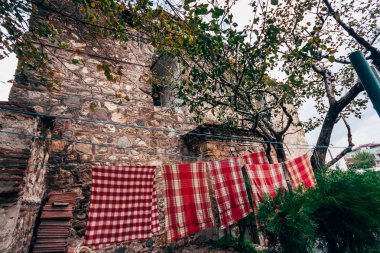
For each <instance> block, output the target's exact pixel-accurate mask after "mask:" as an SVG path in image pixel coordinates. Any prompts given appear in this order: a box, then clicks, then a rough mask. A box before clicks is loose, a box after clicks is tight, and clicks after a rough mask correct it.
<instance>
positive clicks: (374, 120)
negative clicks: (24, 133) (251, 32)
mask: <svg viewBox="0 0 380 253" xmlns="http://www.w3.org/2000/svg"><path fill="white" fill-rule="evenodd" d="M249 2H250V0H240V1H238V2H237V5H236V6H235V7H234V9H233V12H234V13H235V15H234V16H235V21H236V22H237V23H238V24H239V26H240V25H241V26H243V25H244V24H247V23H248V22H249V17H250V15H251V10H250V7H249V5H248V3H249ZM16 66H17V58H16V57H15V56H14V55H11V56H10V57H8V58H6V59H3V60H1V61H0V101H7V99H8V94H9V90H10V88H11V84H9V83H7V81H9V80H11V79H13V76H14V72H15V69H16ZM315 115H317V113H316V111H315V109H314V107H313V101H308V102H306V103H305V105H304V106H303V107H302V108H301V110H300V118H301V120H307V119H308V118H310V117H313V116H315ZM348 122H349V124H350V126H351V129H352V134H353V142H354V143H355V144H356V146H359V145H361V144H366V143H371V142H378V143H380V118H379V116H378V115H377V113H376V112H375V110H374V109H373V106H372V104H371V102H369V104H368V108H367V110H365V111H364V112H363V117H362V118H361V119H357V118H354V117H351V118H349V119H348ZM318 134H319V129H316V130H315V131H313V132H310V133H307V134H306V137H307V139H308V142H309V144H315V143H316V140H317V137H318ZM331 144H332V146H335V147H345V146H347V130H346V127H345V126H344V124H343V123H342V122H340V123H338V124H337V125H336V126H335V128H334V132H333V136H332V140H331ZM340 150H341V149H331V151H332V153H333V155H335V154H337V153H338V152H339V151H340Z"/></svg>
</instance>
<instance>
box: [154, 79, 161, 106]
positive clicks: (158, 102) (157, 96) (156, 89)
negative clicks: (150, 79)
mask: <svg viewBox="0 0 380 253" xmlns="http://www.w3.org/2000/svg"><path fill="white" fill-rule="evenodd" d="M152 98H153V105H154V106H161V91H160V86H158V85H156V84H154V85H152Z"/></svg>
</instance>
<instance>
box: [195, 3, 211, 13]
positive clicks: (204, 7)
mask: <svg viewBox="0 0 380 253" xmlns="http://www.w3.org/2000/svg"><path fill="white" fill-rule="evenodd" d="M194 13H195V15H206V14H207V13H208V10H207V4H202V5H200V6H199V7H198V8H197V9H195V12H194Z"/></svg>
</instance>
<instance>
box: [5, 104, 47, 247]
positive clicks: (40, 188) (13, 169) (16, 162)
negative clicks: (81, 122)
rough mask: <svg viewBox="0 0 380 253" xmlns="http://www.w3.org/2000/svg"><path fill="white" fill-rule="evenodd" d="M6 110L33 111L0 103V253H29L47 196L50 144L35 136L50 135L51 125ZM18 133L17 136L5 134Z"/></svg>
mask: <svg viewBox="0 0 380 253" xmlns="http://www.w3.org/2000/svg"><path fill="white" fill-rule="evenodd" d="M4 110H18V111H24V112H30V110H28V109H27V108H24V107H20V106H17V105H12V104H10V103H1V104H0V119H1V120H0V130H1V131H2V132H0V136H1V142H0V151H1V152H0V153H1V154H2V155H1V158H0V160H1V164H0V173H1V174H0V177H1V178H3V179H5V180H6V181H3V180H1V181H0V183H1V185H0V195H1V198H0V224H1V226H2V227H1V228H2V229H1V231H0V252H27V249H28V247H29V243H30V240H31V237H32V234H33V228H34V224H35V221H36V218H37V214H38V212H39V208H40V205H41V202H42V200H43V195H44V193H45V174H46V170H47V168H46V166H45V164H46V161H47V159H48V157H49V155H48V146H47V145H48V143H47V142H45V141H43V140H40V139H36V138H34V137H33V136H46V135H48V134H49V122H47V121H42V120H40V119H39V118H37V117H34V116H30V115H24V114H13V113H10V112H7V111H4ZM6 132H15V133H18V134H19V135H15V134H5V133H6Z"/></svg>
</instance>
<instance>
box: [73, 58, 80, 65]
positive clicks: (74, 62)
mask: <svg viewBox="0 0 380 253" xmlns="http://www.w3.org/2000/svg"><path fill="white" fill-rule="evenodd" d="M71 63H72V64H78V63H79V61H78V60H77V59H71Z"/></svg>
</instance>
